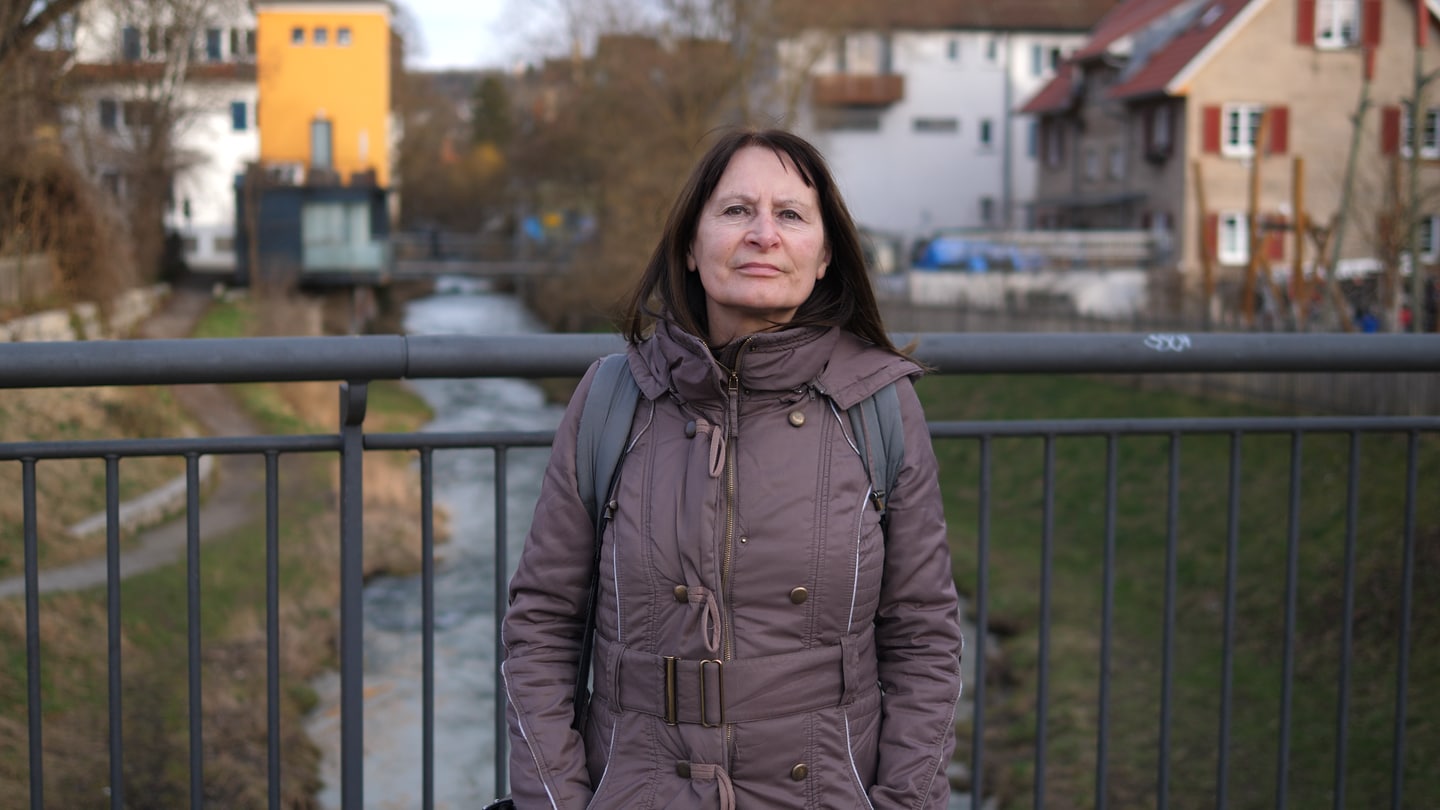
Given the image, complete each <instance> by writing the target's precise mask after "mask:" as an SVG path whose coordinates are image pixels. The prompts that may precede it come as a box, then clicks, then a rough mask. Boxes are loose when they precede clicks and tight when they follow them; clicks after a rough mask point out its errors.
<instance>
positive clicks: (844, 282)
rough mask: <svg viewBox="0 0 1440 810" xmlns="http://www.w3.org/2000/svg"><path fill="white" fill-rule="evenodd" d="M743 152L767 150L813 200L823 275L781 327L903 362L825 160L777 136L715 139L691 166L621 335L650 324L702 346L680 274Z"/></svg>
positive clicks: (700, 306) (698, 297)
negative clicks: (818, 332)
mask: <svg viewBox="0 0 1440 810" xmlns="http://www.w3.org/2000/svg"><path fill="white" fill-rule="evenodd" d="M750 146H759V147H763V148H765V149H769V150H770V151H772V152H774V153H775V154H776V156H778V157H783V158H788V159H789V161H790V162H791V163H793V164H794V165H795V167H796V169H797V170H798V171H799V172H800V178H801V179H802V180H803V181H804V182H805V185H806V186H809V187H810V188H813V189H815V196H816V197H817V198H818V199H819V201H820V216H821V223H822V224H823V225H824V228H825V242H826V244H827V246H828V247H829V248H830V263H829V265H828V269H827V270H826V273H825V276H824V277H823V278H821V279H820V280H819V281H817V282H816V283H815V289H814V290H813V291H812V292H811V293H810V297H809V298H807V299H805V303H803V304H801V305H800V308H799V310H797V311H796V313H795V317H794V318H793V319H792V320H791V321H790V322H789V324H786V325H787V326H838V327H840V328H842V329H845V330H846V331H848V332H851V333H853V334H855V335H857V336H859V337H861V338H863V339H865V340H868V341H870V342H871V343H874V344H875V345H877V346H880V347H882V348H885V349H889V350H890V351H892V352H895V353H896V354H899V355H901V356H904V354H905V353H904V352H902V351H901V350H900V349H897V348H896V347H895V345H894V344H893V343H891V341H890V337H889V336H888V335H887V334H886V333H885V326H884V324H883V323H882V322H881V318H880V307H879V305H878V304H877V303H876V301H875V291H874V289H872V288H871V286H870V278H869V276H868V275H867V273H866V268H865V255H864V253H863V251H862V250H861V247H860V234H859V233H858V232H857V231H856V229H855V221H854V220H853V219H851V217H850V211H849V209H848V208H846V207H845V200H844V199H842V198H841V196H840V190H839V189H838V188H837V187H836V185H835V178H834V177H832V176H831V175H830V169H829V167H828V166H826V164H825V158H824V157H823V156H822V155H821V154H820V152H819V150H817V149H816V148H815V147H814V146H813V145H811V144H810V143H809V142H808V141H806V140H805V139H804V138H801V137H800V136H798V135H795V134H793V133H790V132H786V131H784V130H779V129H765V130H755V129H735V130H730V131H727V132H725V133H724V134H722V135H721V136H720V137H719V138H718V139H717V140H716V142H715V144H714V145H712V146H711V147H710V149H709V151H707V152H706V153H705V155H704V157H702V158H701V159H700V162H699V163H698V164H696V166H695V169H694V171H692V172H691V173H690V179H688V180H687V181H685V187H684V188H683V189H681V191H680V195H679V196H678V197H677V198H676V199H675V204H674V205H673V206H672V207H671V208H670V215H669V217H668V218H667V220H666V222H665V230H664V232H663V233H662V234H661V235H660V241H659V243H658V244H656V245H655V251H654V253H652V254H651V256H650V262H649V264H647V265H646V267H645V273H644V275H642V276H641V277H640V281H639V282H638V283H637V284H636V285H635V288H634V290H633V291H631V293H630V297H629V301H628V303H627V305H626V307H625V315H624V322H623V325H624V330H623V331H624V334H625V337H626V339H627V340H629V341H630V342H632V343H638V342H640V341H641V340H643V339H644V335H645V331H646V329H647V327H648V326H649V324H650V322H651V321H654V320H662V319H663V320H668V321H670V322H671V323H674V324H675V325H676V326H679V327H680V328H681V329H684V330H685V331H686V332H689V333H691V334H693V335H696V336H697V337H699V338H701V339H702V340H705V339H707V336H708V335H709V334H710V330H709V318H708V316H707V314H706V309H705V288H704V287H703V286H701V284H700V274H699V273H691V272H688V268H687V265H686V255H687V254H688V253H689V251H690V246H691V244H692V243H693V242H694V241H695V232H696V229H697V227H698V223H699V221H700V212H701V210H702V209H703V208H704V206H705V203H706V202H708V201H709V199H710V195H711V194H713V193H714V192H715V187H716V186H718V185H719V184H720V178H721V176H722V175H724V174H725V169H726V168H727V167H728V166H729V165H730V160H731V158H733V157H734V156H735V153H736V152H739V151H740V150H741V149H744V148H746V147H750Z"/></svg>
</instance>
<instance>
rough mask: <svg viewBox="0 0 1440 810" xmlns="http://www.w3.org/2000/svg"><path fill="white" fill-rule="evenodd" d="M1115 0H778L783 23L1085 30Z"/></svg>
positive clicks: (886, 27)
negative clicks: (889, 0)
mask: <svg viewBox="0 0 1440 810" xmlns="http://www.w3.org/2000/svg"><path fill="white" fill-rule="evenodd" d="M1118 2H1120V0H903V2H899V3H877V2H874V0H831V2H828V3H816V2H814V0H780V2H778V3H777V4H776V6H775V7H774V8H775V14H776V17H777V18H778V20H779V21H780V22H781V24H782V25H783V26H787V27H789V26H793V27H797V28H805V27H808V26H811V25H829V26H833V27H840V28H872V29H873V28H880V29H890V30H897V29H901V30H903V29H919V30H933V29H946V28H953V29H967V28H969V29H991V30H1002V31H1005V30H1027V29H1028V30H1037V31H1087V30H1089V29H1090V27H1091V26H1093V25H1094V24H1095V21H1096V20H1098V19H1100V18H1101V17H1102V16H1104V15H1105V14H1106V13H1107V12H1109V11H1110V10H1111V9H1113V8H1114V7H1115V5H1116V4H1117V3H1118Z"/></svg>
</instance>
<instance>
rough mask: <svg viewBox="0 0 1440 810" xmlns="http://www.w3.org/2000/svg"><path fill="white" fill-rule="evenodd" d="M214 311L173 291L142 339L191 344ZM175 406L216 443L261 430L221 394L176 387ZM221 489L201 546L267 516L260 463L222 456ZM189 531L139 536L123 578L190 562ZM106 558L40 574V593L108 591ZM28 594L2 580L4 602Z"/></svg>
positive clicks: (20, 582) (205, 512)
mask: <svg viewBox="0 0 1440 810" xmlns="http://www.w3.org/2000/svg"><path fill="white" fill-rule="evenodd" d="M209 306H210V295H209V293H208V292H207V291H205V290H201V289H196V288H191V287H176V288H175V290H174V292H173V293H172V294H171V295H170V298H169V300H168V301H167V302H166V305H165V308H164V309H163V310H161V311H160V312H158V313H156V314H155V315H153V316H151V318H150V319H149V320H148V321H147V322H146V323H145V325H144V326H142V327H141V329H140V335H139V336H140V337H142V338H183V337H189V336H190V334H191V333H192V332H193V331H194V329H195V324H196V323H197V322H198V321H199V319H200V318H201V317H202V316H203V315H204V314H205V311H206V309H207V308H208V307H209ZM171 391H172V393H173V395H174V397H175V400H176V401H177V402H178V403H179V404H180V406H181V407H182V408H184V409H185V410H186V412H188V413H189V414H190V415H191V416H192V417H193V418H194V419H195V420H196V421H198V422H199V423H200V424H201V425H202V426H203V428H204V429H205V432H206V433H207V434H209V435H212V436H244V435H254V434H255V433H258V432H259V428H258V427H257V426H256V425H255V423H254V422H253V421H252V420H251V419H250V417H249V416H248V415H246V413H245V412H244V410H242V409H241V408H240V406H239V405H238V404H237V403H236V402H235V400H234V398H233V397H231V396H230V394H229V393H227V392H226V391H225V390H224V389H223V388H222V387H221V386H218V385H178V386H174V387H172V388H171ZM216 461H217V465H216V466H217V469H216V475H217V477H218V479H219V482H218V483H219V486H218V487H216V488H215V490H214V491H213V492H212V493H211V494H210V495H209V496H208V497H207V498H206V499H205V502H204V503H203V504H202V506H201V508H200V539H201V542H202V543H203V542H206V541H208V540H210V539H212V538H215V537H219V536H221V535H223V534H226V533H227V532H230V531H232V530H234V529H237V528H239V527H241V526H243V525H245V524H246V523H250V522H252V521H254V520H255V519H256V517H257V516H258V515H261V514H263V509H264V505H263V502H262V500H261V491H262V482H263V480H264V479H263V475H264V466H263V461H262V459H260V458H258V457H255V456H219V457H218V458H217V459H216ZM185 540H186V525H185V516H184V515H183V514H182V515H180V516H178V517H176V518H174V519H173V520H170V521H168V522H166V523H162V524H160V525H158V526H154V527H151V528H149V529H145V530H143V531H141V532H140V534H139V539H138V542H137V544H136V545H135V546H133V547H132V548H129V549H126V550H125V551H123V552H121V554H120V576H121V577H122V578H124V577H129V576H134V575H136V574H140V573H144V572H146V571H150V570H153V569H155V568H160V567H162V566H166V565H170V564H171V563H175V562H178V561H180V560H182V559H184V558H185ZM105 581H106V561H105V558H104V557H103V556H101V557H95V558H91V559H88V560H81V561H80V562H77V563H72V564H70V565H66V566H63V567H60V568H53V569H47V570H44V571H41V572H40V592H41V593H54V592H59V591H77V590H83V589H85V588H92V587H95V586H98V585H104V584H105ZM24 593H25V579H24V577H23V576H19V577H11V578H9V579H3V580H0V599H3V598H7V597H11V596H19V595H22V594H24Z"/></svg>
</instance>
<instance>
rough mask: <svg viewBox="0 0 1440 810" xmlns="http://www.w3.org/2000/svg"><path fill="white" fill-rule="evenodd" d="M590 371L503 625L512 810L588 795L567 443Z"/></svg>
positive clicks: (562, 429)
mask: <svg viewBox="0 0 1440 810" xmlns="http://www.w3.org/2000/svg"><path fill="white" fill-rule="evenodd" d="M595 368H596V366H591V367H590V369H589V371H587V372H586V374H585V376H584V378H583V379H582V380H581V382H580V385H579V387H578V388H577V389H576V391H575V395H574V396H573V397H572V398H571V400H570V404H569V406H568V407H567V408H566V409H565V415H564V417H563V418H562V419H561V421H560V426H559V428H558V429H557V430H556V433H555V443H554V445H553V446H552V448H551V453H550V461H549V464H547V465H546V468H545V477H544V480H543V481H542V483H541V486H540V497H539V500H538V501H537V502H536V504H535V517H534V520H533V521H532V523H531V525H530V532H529V534H528V535H527V536H526V538H525V549H524V551H523V552H522V553H521V555H520V562H519V565H518V567H517V568H516V571H515V574H514V576H513V577H511V579H510V607H509V610H508V611H507V612H506V614H505V619H504V622H503V624H502V626H501V634H502V635H501V638H502V640H503V642H504V646H505V662H504V664H503V665H502V667H501V672H502V674H503V676H504V688H505V697H506V702H507V704H508V711H507V715H508V724H509V728H510V787H511V795H512V798H513V799H514V801H515V806H516V807H517V808H520V810H531V808H537V809H538V808H553V809H554V810H566V808H576V809H577V810H578V808H583V807H585V805H586V804H588V803H589V801H590V796H591V785H590V778H589V775H588V773H587V772H586V769H585V744H584V741H583V740H582V739H581V737H580V734H579V733H578V732H576V731H575V730H574V729H573V728H571V722H572V720H573V719H574V711H575V708H574V706H575V674H576V664H577V661H578V659H579V656H580V642H581V634H582V633H583V631H584V619H585V609H586V607H587V594H588V589H589V585H590V567H591V563H592V561H593V555H594V539H595V529H594V525H593V524H592V523H591V522H590V517H589V515H588V514H587V513H586V511H585V506H584V504H583V503H582V502H581V500H580V495H579V493H578V492H577V491H576V483H575V445H576V433H577V431H578V429H579V421H580V410H581V406H583V405H584V403H585V395H586V393H587V392H588V391H589V389H590V382H591V379H592V378H593V377H594V375H595Z"/></svg>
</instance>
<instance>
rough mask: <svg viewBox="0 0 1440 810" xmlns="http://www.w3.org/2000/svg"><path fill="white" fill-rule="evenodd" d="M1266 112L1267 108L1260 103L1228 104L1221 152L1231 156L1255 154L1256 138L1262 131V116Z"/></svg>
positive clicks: (1225, 112)
mask: <svg viewBox="0 0 1440 810" xmlns="http://www.w3.org/2000/svg"><path fill="white" fill-rule="evenodd" d="M1264 112H1265V108H1264V107H1263V106H1261V105H1259V104H1226V105H1225V109H1224V113H1223V115H1224V119H1223V120H1224V130H1223V131H1222V132H1221V141H1220V151H1221V153H1223V154H1225V155H1228V156H1229V157H1249V156H1250V155H1253V154H1255V138H1256V136H1257V135H1258V134H1259V132H1260V117H1261V115H1262V114H1263V113H1264Z"/></svg>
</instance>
